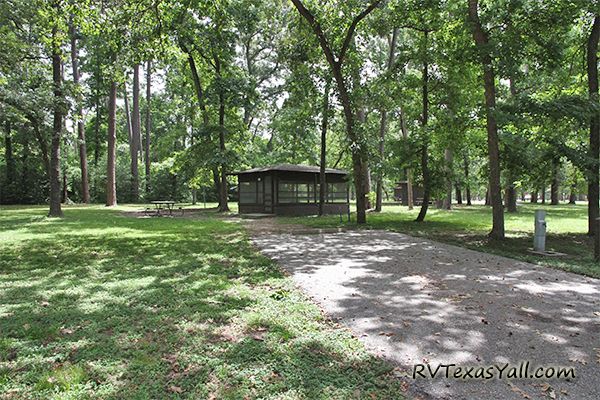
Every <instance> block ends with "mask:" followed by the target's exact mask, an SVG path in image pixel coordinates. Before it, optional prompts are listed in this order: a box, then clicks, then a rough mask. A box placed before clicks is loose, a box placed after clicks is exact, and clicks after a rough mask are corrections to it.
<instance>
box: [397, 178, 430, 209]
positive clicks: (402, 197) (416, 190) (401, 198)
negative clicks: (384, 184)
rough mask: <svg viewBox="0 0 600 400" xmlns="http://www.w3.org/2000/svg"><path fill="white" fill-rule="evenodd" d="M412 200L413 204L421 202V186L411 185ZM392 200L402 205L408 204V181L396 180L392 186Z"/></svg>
mask: <svg viewBox="0 0 600 400" xmlns="http://www.w3.org/2000/svg"><path fill="white" fill-rule="evenodd" d="M412 188H413V201H414V205H416V206H418V205H421V203H422V202H423V188H422V187H420V186H414V185H413V187H412ZM394 200H395V201H398V202H400V204H402V205H403V206H407V205H408V183H407V182H406V181H400V182H396V187H395V188H394Z"/></svg>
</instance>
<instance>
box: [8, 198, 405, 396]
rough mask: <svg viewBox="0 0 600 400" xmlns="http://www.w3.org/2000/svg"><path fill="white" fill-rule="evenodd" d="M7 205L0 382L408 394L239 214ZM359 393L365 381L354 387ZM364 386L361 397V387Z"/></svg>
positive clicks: (49, 388) (193, 391) (35, 389)
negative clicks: (61, 210) (52, 210)
mask: <svg viewBox="0 0 600 400" xmlns="http://www.w3.org/2000/svg"><path fill="white" fill-rule="evenodd" d="M132 209H139V205H138V206H129V205H126V206H119V207H118V208H115V209H106V208H104V207H101V206H76V207H71V206H69V207H65V218H64V219H61V220H59V219H53V220H51V221H47V220H46V219H45V217H44V216H43V215H45V213H46V211H47V210H46V209H45V208H40V207H26V208H19V207H9V208H3V209H2V212H0V231H1V232H2V235H4V236H3V237H8V238H10V241H1V240H0V267H1V268H2V271H3V273H2V274H0V351H1V352H2V353H1V354H6V356H4V358H3V356H1V355H0V391H1V392H3V393H13V394H12V395H11V396H13V397H15V398H19V399H21V398H22V399H30V398H31V399H33V398H35V399H41V398H44V399H46V398H61V399H66V398H93V399H95V398H98V399H123V398H148V399H155V398H168V397H185V398H210V397H211V396H212V397H213V398H219V399H226V398H230V399H239V398H244V396H248V397H249V398H264V399H275V398H277V399H285V398H289V399H305V398H310V399H347V398H349V397H351V396H354V397H357V398H365V399H370V398H372V395H376V396H377V397H378V398H395V399H396V398H401V396H402V394H401V390H400V385H399V383H398V382H397V381H396V380H395V379H394V378H393V377H392V375H390V374H389V367H388V366H386V364H385V363H383V362H382V361H380V360H378V359H375V358H373V357H371V356H369V354H368V353H367V352H366V351H365V349H364V348H363V347H362V346H361V345H360V342H358V340H356V339H354V338H352V337H351V336H350V335H349V334H348V333H347V332H346V331H345V330H341V329H339V328H338V327H336V326H334V325H333V324H330V323H329V322H327V321H326V319H325V318H324V316H323V315H322V314H321V312H320V310H319V309H318V308H317V307H316V306H315V305H314V304H312V303H311V302H310V301H309V300H308V299H306V298H305V297H304V296H303V295H301V294H300V293H299V292H298V291H297V290H296V289H295V288H294V286H293V284H292V283H291V281H290V280H289V279H288V278H285V277H283V276H282V274H281V273H280V271H279V270H278V269H277V267H276V266H275V265H274V264H273V263H272V262H271V261H270V260H269V259H267V258H266V257H264V256H262V255H260V254H259V253H257V251H256V250H255V249H254V248H253V247H252V246H251V244H250V243H249V242H248V239H247V235H246V234H245V233H244V231H243V230H242V229H241V226H240V224H239V223H238V222H237V221H236V220H234V219H227V220H226V221H227V222H229V223H224V222H225V221H224V220H223V219H220V218H218V217H216V216H215V214H214V212H213V213H212V214H211V213H210V212H209V213H207V214H206V216H203V217H202V218H198V219H182V218H179V219H178V218H147V219H138V218H130V217H125V216H122V215H121V214H120V213H121V211H123V210H132ZM357 391H358V392H357ZM359 392H360V395H358V396H355V394H356V393H359Z"/></svg>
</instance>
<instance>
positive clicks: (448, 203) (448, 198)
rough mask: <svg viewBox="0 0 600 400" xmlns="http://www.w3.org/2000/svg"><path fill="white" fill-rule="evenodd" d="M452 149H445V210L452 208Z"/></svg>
mask: <svg viewBox="0 0 600 400" xmlns="http://www.w3.org/2000/svg"><path fill="white" fill-rule="evenodd" d="M453 158H454V156H453V154H452V150H450V149H446V150H444V161H445V164H446V175H447V176H446V197H445V198H444V204H443V208H444V210H451V209H452V186H453V185H452V162H453Z"/></svg>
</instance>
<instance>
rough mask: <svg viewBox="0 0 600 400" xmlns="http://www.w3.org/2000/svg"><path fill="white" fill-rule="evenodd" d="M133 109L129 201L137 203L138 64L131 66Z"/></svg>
mask: <svg viewBox="0 0 600 400" xmlns="http://www.w3.org/2000/svg"><path fill="white" fill-rule="evenodd" d="M132 98H133V108H132V110H131V112H132V115H131V146H132V147H133V148H132V149H131V200H132V201H133V202H137V201H139V198H140V175H139V167H138V160H139V158H138V157H139V151H140V147H141V146H140V138H141V120H140V64H139V63H135V64H134V66H133V95H132Z"/></svg>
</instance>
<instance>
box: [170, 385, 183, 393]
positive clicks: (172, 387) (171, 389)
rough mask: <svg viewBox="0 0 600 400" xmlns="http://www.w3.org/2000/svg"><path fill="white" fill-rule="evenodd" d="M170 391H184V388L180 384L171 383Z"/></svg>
mask: <svg viewBox="0 0 600 400" xmlns="http://www.w3.org/2000/svg"><path fill="white" fill-rule="evenodd" d="M169 392H172V393H183V389H182V388H180V387H179V386H175V385H171V386H169Z"/></svg>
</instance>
